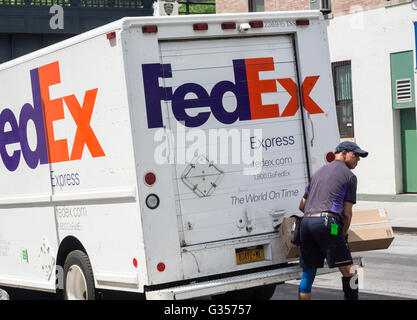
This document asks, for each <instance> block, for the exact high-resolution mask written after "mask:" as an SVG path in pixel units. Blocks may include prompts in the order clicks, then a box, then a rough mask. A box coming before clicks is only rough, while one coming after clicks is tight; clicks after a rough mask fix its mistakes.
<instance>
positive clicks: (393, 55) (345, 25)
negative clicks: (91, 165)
mask: <svg viewBox="0 0 417 320" xmlns="http://www.w3.org/2000/svg"><path fill="white" fill-rule="evenodd" d="M316 1H320V0H298V1H290V0H217V1H216V8H217V13H230V12H248V11H251V12H254V11H286V10H309V9H310V2H316ZM331 10H332V11H331V13H330V14H328V15H326V16H325V18H326V23H327V26H328V27H327V33H328V39H329V49H330V58H331V63H332V70H333V83H334V93H335V100H336V108H337V115H338V124H339V132H340V136H341V138H342V139H350V140H353V141H356V142H357V143H358V144H359V145H360V146H362V147H363V148H364V149H366V150H369V152H370V155H369V157H368V158H366V159H364V160H362V161H361V163H360V165H359V166H358V167H357V169H355V171H356V174H357V175H358V177H359V185H358V192H359V193H361V194H362V195H361V197H362V198H363V199H381V197H380V196H381V195H383V196H387V195H388V196H389V198H392V197H396V195H397V194H401V193H417V165H416V164H417V130H416V128H417V118H416V103H415V96H416V95H415V91H416V83H417V81H416V74H417V69H416V53H415V52H416V33H417V1H411V0H366V1H365V0H332V1H331Z"/></svg>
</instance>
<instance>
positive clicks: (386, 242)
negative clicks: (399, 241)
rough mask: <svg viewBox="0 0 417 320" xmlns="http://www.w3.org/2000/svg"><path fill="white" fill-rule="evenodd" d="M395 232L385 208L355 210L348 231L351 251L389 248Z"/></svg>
mask: <svg viewBox="0 0 417 320" xmlns="http://www.w3.org/2000/svg"><path fill="white" fill-rule="evenodd" d="M393 240H394V232H393V231H392V227H391V224H390V221H389V217H388V213H387V211H386V210H385V209H375V210H364V211H354V212H353V213H352V220H351V223H350V228H349V231H348V243H349V248H350V251H351V252H357V251H367V250H377V249H387V248H388V247H389V246H390V245H391V243H392V241H393Z"/></svg>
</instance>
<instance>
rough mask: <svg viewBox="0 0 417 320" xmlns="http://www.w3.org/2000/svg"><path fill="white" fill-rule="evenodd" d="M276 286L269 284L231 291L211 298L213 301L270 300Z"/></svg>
mask: <svg viewBox="0 0 417 320" xmlns="http://www.w3.org/2000/svg"><path fill="white" fill-rule="evenodd" d="M275 287H276V285H275V284H269V285H265V286H260V287H254V288H248V289H242V290H236V291H230V292H226V293H222V294H218V295H215V296H211V299H212V300H215V301H222V300H269V299H271V297H272V296H273V295H274V292H275Z"/></svg>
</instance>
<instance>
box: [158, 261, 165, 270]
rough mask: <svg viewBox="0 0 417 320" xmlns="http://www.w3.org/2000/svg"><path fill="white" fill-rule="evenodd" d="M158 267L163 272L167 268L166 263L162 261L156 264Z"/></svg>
mask: <svg viewBox="0 0 417 320" xmlns="http://www.w3.org/2000/svg"><path fill="white" fill-rule="evenodd" d="M156 269H158V271H159V272H162V271H164V270H165V263H163V262H160V263H158V265H157V266H156Z"/></svg>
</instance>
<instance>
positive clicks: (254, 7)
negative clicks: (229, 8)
mask: <svg viewBox="0 0 417 320" xmlns="http://www.w3.org/2000/svg"><path fill="white" fill-rule="evenodd" d="M262 11H265V4H264V0H249V12H262Z"/></svg>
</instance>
